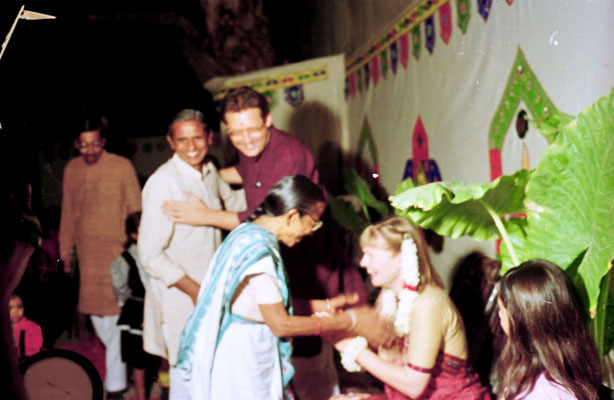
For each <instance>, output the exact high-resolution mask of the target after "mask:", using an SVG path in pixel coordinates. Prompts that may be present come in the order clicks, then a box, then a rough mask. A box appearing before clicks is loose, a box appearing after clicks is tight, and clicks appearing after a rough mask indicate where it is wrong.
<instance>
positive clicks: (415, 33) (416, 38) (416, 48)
mask: <svg viewBox="0 0 614 400" xmlns="http://www.w3.org/2000/svg"><path fill="white" fill-rule="evenodd" d="M411 46H412V53H413V55H414V57H416V60H418V59H419V58H420V24H418V25H416V26H415V27H414V29H412V31H411Z"/></svg>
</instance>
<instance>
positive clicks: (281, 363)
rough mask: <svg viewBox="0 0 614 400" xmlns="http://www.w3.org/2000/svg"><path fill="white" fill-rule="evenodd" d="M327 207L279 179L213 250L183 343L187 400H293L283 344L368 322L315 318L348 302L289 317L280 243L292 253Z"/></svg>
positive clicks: (308, 186)
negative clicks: (289, 248)
mask: <svg viewBox="0 0 614 400" xmlns="http://www.w3.org/2000/svg"><path fill="white" fill-rule="evenodd" d="M325 206H326V203H325V197H324V194H323V192H322V190H321V189H320V188H319V187H318V186H317V185H315V184H314V183H312V182H311V181H310V180H309V179H307V178H306V177H304V176H301V175H293V176H288V177H285V178H283V179H282V180H280V181H279V182H278V183H277V184H276V185H275V186H274V187H273V188H272V189H271V190H270V191H269V194H268V195H267V197H266V199H265V201H264V202H263V203H262V204H261V206H260V207H258V208H257V209H256V211H255V212H254V214H253V215H252V217H251V218H250V219H249V220H248V222H245V223H243V224H241V225H240V226H239V227H237V228H236V229H235V230H233V231H232V232H231V233H230V235H229V236H228V237H227V238H226V240H225V241H224V242H223V243H222V245H221V246H220V248H219V249H218V250H217V252H216V253H215V255H214V257H213V259H212V261H211V264H210V266H209V269H208V270H207V274H206V276H205V278H204V280H203V284H202V286H201V291H200V293H199V296H198V302H197V304H196V308H195V310H194V312H193V313H192V315H191V317H190V319H189V321H188V323H187V324H186V327H185V328H184V331H183V334H182V338H181V344H180V349H179V361H178V366H179V368H180V370H182V371H184V374H185V380H184V382H185V385H187V386H188V387H189V388H188V389H187V390H185V391H186V392H188V393H190V397H189V398H191V399H199V400H200V399H204V400H209V399H261V400H266V399H272V400H279V399H282V398H283V399H287V398H292V394H291V390H290V388H289V382H290V380H291V378H292V376H293V367H292V365H291V362H290V356H291V344H290V341H289V339H288V338H289V337H291V336H304V335H319V334H322V333H331V332H343V331H351V330H352V329H353V328H355V327H356V324H357V314H358V318H360V317H364V316H365V315H366V314H361V311H359V310H357V311H356V313H355V312H354V311H348V312H337V313H321V312H322V311H325V310H334V309H335V308H338V307H341V306H344V305H346V304H351V303H353V302H354V301H356V300H357V296H353V295H348V296H345V295H340V296H338V297H336V298H333V299H330V300H311V301H310V304H311V307H312V310H313V311H314V312H315V314H314V315H312V316H310V317H304V316H293V315H292V305H291V297H290V293H289V291H288V282H287V277H286V271H285V268H284V265H283V263H282V260H281V257H280V255H279V244H278V242H282V243H284V244H285V245H287V246H290V247H291V246H294V245H295V244H296V243H298V242H299V241H300V240H301V239H302V238H303V237H305V236H307V235H309V234H311V233H312V232H314V231H315V230H317V229H318V228H319V227H320V226H321V225H322V222H321V221H320V218H321V216H322V213H323V211H324V209H325ZM182 391H184V390H182Z"/></svg>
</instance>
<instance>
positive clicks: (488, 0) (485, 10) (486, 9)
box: [477, 0, 492, 22]
mask: <svg viewBox="0 0 614 400" xmlns="http://www.w3.org/2000/svg"><path fill="white" fill-rule="evenodd" d="M477 2H478V12H479V13H480V15H481V16H482V18H484V21H485V22H486V21H487V20H488V14H490V7H491V6H492V0H477Z"/></svg>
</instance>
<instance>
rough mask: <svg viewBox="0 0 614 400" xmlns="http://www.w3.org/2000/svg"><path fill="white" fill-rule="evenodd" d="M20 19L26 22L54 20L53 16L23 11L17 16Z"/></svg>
mask: <svg viewBox="0 0 614 400" xmlns="http://www.w3.org/2000/svg"><path fill="white" fill-rule="evenodd" d="M19 18H20V19H27V20H39V19H55V16H54V15H48V14H41V13H37V12H34V11H29V10H23V12H22V13H21V14H20V15H19Z"/></svg>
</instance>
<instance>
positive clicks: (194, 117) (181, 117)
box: [167, 108, 208, 136]
mask: <svg viewBox="0 0 614 400" xmlns="http://www.w3.org/2000/svg"><path fill="white" fill-rule="evenodd" d="M188 121H196V122H200V123H201V124H203V125H204V128H205V132H207V130H208V127H207V124H206V123H205V116H204V115H203V113H202V112H200V111H198V110H194V109H191V108H184V109H183V110H181V111H179V113H177V115H175V118H173V120H172V121H171V123H170V124H169V125H168V131H167V135H169V136H172V135H173V125H175V124H176V123H178V122H188Z"/></svg>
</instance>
